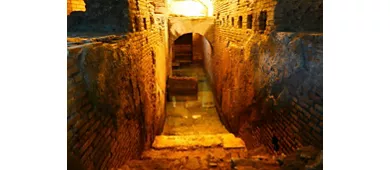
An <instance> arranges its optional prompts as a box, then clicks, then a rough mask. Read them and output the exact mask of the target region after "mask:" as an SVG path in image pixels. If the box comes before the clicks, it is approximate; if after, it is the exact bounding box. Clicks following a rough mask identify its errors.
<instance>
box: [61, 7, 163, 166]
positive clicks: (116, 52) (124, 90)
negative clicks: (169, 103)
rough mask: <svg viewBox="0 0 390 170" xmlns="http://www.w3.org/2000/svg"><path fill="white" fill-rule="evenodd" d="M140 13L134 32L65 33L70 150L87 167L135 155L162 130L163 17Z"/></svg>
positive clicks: (114, 163)
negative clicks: (83, 36) (97, 35)
mask: <svg viewBox="0 0 390 170" xmlns="http://www.w3.org/2000/svg"><path fill="white" fill-rule="evenodd" d="M140 7H141V6H140ZM144 7H145V6H144ZM139 16H142V18H145V22H141V26H140V30H138V31H136V32H134V33H128V34H123V35H120V36H119V35H117V36H106V37H89V38H80V37H72V38H70V37H68V151H69V152H70V153H72V154H73V155H74V156H75V157H77V158H78V159H80V160H81V163H82V165H84V166H85V167H86V168H87V169H108V168H112V167H113V168H116V167H119V166H121V165H123V164H124V162H125V161H127V160H129V159H135V158H139V156H140V154H141V152H142V151H143V149H144V148H148V147H150V146H151V142H153V139H154V136H155V135H157V134H159V133H161V131H162V127H163V123H164V119H165V115H164V114H165V112H164V110H165V108H164V107H165V89H166V88H165V86H166V72H165V71H164V70H166V67H165V66H166V62H165V61H166V53H167V51H166V48H167V47H166V44H167V42H166V40H167V38H165V35H166V31H167V29H166V28H167V27H166V25H165V24H166V22H164V21H166V20H167V19H166V18H165V17H164V16H161V15H149V12H146V13H145V14H144V13H140V14H139ZM145 24H146V27H145ZM74 35H78V34H74ZM81 35H83V34H81ZM156 70H159V71H156Z"/></svg>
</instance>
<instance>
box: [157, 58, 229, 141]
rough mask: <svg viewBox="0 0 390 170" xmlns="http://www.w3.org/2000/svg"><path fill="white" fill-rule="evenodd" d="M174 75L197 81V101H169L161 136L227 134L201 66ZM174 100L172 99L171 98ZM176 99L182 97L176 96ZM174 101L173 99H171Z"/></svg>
mask: <svg viewBox="0 0 390 170" xmlns="http://www.w3.org/2000/svg"><path fill="white" fill-rule="evenodd" d="M173 72H174V73H173V74H174V75H178V76H187V77H196V78H197V79H198V95H197V97H196V98H197V100H193V99H191V98H190V97H188V100H185V101H183V100H180V101H169V102H167V105H166V112H167V118H166V121H165V126H164V130H163V133H162V135H197V134H220V133H229V132H228V131H227V130H226V128H225V127H224V126H223V125H222V123H221V121H220V119H219V116H218V113H217V110H216V108H215V105H214V98H213V93H212V91H211V88H210V84H209V82H208V80H207V79H206V75H205V72H204V70H203V68H202V66H199V65H190V66H188V67H185V68H180V69H177V70H174V71H173ZM173 98H174V97H173ZM176 98H177V99H179V98H183V96H177V97H176ZM173 100H175V99H173Z"/></svg>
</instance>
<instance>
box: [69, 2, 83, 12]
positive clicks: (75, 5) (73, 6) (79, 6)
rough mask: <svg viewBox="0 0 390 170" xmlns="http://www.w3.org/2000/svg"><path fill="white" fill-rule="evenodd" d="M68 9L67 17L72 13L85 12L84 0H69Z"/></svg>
mask: <svg viewBox="0 0 390 170" xmlns="http://www.w3.org/2000/svg"><path fill="white" fill-rule="evenodd" d="M67 9H68V10H67V15H69V14H70V13H71V12H72V11H85V3H84V0H68V2H67Z"/></svg>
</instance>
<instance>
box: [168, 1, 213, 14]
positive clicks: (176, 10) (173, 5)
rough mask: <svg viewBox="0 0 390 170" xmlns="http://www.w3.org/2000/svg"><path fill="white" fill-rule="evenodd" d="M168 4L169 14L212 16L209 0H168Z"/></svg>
mask: <svg viewBox="0 0 390 170" xmlns="http://www.w3.org/2000/svg"><path fill="white" fill-rule="evenodd" d="M168 4H169V9H170V13H171V14H178V15H184V16H212V13H213V7H212V4H211V2H210V0H193V1H191V0H189V1H175V0H168Z"/></svg>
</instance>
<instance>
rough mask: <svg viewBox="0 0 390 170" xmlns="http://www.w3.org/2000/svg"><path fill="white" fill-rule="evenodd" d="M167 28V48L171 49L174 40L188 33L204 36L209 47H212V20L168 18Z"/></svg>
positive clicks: (210, 18)
mask: <svg viewBox="0 0 390 170" xmlns="http://www.w3.org/2000/svg"><path fill="white" fill-rule="evenodd" d="M168 27H169V40H168V41H169V46H170V47H171V46H172V45H173V43H174V41H175V40H176V39H178V38H179V37H180V36H182V35H184V34H188V33H198V34H200V35H202V36H204V37H205V38H206V39H207V40H208V41H209V43H210V46H211V47H213V44H214V37H213V29H214V18H212V17H207V18H199V19H192V18H184V17H181V18H180V17H177V18H170V19H169V21H168Z"/></svg>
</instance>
